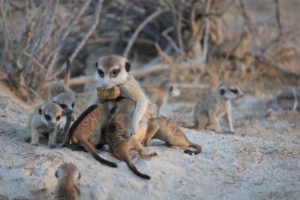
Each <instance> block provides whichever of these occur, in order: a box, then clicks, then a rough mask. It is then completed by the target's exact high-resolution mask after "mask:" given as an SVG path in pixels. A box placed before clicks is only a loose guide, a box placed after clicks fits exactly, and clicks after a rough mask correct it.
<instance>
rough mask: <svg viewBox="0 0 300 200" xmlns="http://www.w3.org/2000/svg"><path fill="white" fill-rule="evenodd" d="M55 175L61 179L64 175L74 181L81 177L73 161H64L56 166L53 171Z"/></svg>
mask: <svg viewBox="0 0 300 200" xmlns="http://www.w3.org/2000/svg"><path fill="white" fill-rule="evenodd" d="M55 177H56V178H58V179H63V178H65V177H71V178H72V179H73V180H74V181H75V180H76V179H80V178H81V174H80V172H79V170H78V168H77V167H76V165H74V164H73V163H64V164H62V165H60V166H59V167H58V169H57V170H56V172H55Z"/></svg>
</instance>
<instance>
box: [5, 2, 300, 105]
mask: <svg viewBox="0 0 300 200" xmlns="http://www.w3.org/2000/svg"><path fill="white" fill-rule="evenodd" d="M299 8H300V2H299V1H297V0H290V1H283V0H265V1H259V0H256V1H251V0H153V1H147V0H114V1H107V0H106V1H103V0H75V1H73V0H60V1H59V0H52V1H42V0H0V30H1V32H0V47H1V48H0V63H1V65H0V71H1V74H0V80H1V83H4V84H7V85H8V86H9V87H10V88H11V90H13V91H14V92H15V93H16V95H17V96H18V97H20V98H21V99H22V100H24V101H30V100H32V99H33V98H35V97H37V96H39V94H38V92H37V91H38V89H39V88H40V87H41V86H42V85H44V84H46V83H49V82H51V81H55V80H56V79H60V78H62V76H63V75H64V69H65V67H66V64H65V61H66V60H67V59H68V58H69V59H70V60H71V62H72V79H71V81H70V84H71V86H72V87H73V88H74V89H75V90H76V91H77V92H84V91H85V88H86V87H84V85H85V84H88V83H90V82H93V81H94V79H93V77H92V76H91V74H92V73H93V69H94V63H95V61H96V59H97V58H98V57H100V56H102V55H107V54H120V55H124V56H125V57H127V58H128V59H129V60H131V61H132V62H133V65H134V66H135V67H134V71H133V74H134V75H135V76H136V77H137V78H140V79H141V80H142V81H145V82H147V81H148V82H149V81H152V80H161V79H164V78H168V79H169V80H171V82H172V83H173V84H178V85H179V86H180V87H181V88H183V89H186V90H189V91H193V90H195V89H197V90H198V89H199V88H200V89H201V88H205V87H207V86H208V85H210V86H212V87H215V86H217V85H218V84H219V83H220V82H222V81H226V80H227V81H228V80H229V81H232V82H237V83H239V84H240V85H241V87H242V88H244V89H245V90H247V91H249V92H251V93H253V94H256V95H258V94H261V93H262V92H263V93H268V92H270V93H272V92H274V91H277V90H280V89H284V88H286V87H291V86H292V87H294V86H297V85H299V74H300V68H299V67H298V63H299V59H300V57H299V52H300V50H299V46H300V38H299V32H300V31H299V26H300V25H299V23H297V22H298V21H299V20H300V13H299V12H298V10H299ZM266 91H268V92H266Z"/></svg>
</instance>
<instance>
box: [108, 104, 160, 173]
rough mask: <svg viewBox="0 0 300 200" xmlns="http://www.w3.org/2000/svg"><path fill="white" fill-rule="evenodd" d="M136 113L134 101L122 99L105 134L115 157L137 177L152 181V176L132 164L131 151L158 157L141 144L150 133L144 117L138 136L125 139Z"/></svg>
mask: <svg viewBox="0 0 300 200" xmlns="http://www.w3.org/2000/svg"><path fill="white" fill-rule="evenodd" d="M133 112H134V101H132V100H129V99H122V100H120V101H118V103H117V109H116V111H115V113H114V114H113V116H112V117H111V119H110V120H109V122H108V126H107V130H106V133H105V136H106V141H107V143H108V145H109V146H110V148H111V150H112V153H113V154H114V156H115V157H116V158H118V159H120V160H122V161H124V162H126V164H127V166H128V167H129V169H130V170H131V171H132V172H133V173H134V174H136V175H137V176H139V177H141V178H144V179H150V176H149V175H147V174H143V173H141V172H139V171H138V170H137V168H136V167H135V165H134V164H133V163H132V157H131V154H130V153H131V151H132V150H136V151H138V153H139V154H140V155H142V156H145V157H152V156H156V153H155V152H153V153H147V152H146V151H145V149H144V147H143V146H142V144H141V143H140V142H141V141H142V140H144V138H145V136H146V133H147V131H148V121H147V119H146V118H145V117H144V118H143V119H142V120H141V122H140V123H139V128H138V129H137V132H136V134H134V135H133V136H131V137H129V138H128V139H126V138H124V137H123V135H124V132H126V130H127V129H128V126H130V124H131V120H133V119H132V118H131V115H132V113H133Z"/></svg>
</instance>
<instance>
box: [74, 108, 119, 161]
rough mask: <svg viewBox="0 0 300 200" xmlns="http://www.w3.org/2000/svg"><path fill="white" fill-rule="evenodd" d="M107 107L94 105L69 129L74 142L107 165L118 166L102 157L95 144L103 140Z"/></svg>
mask: <svg viewBox="0 0 300 200" xmlns="http://www.w3.org/2000/svg"><path fill="white" fill-rule="evenodd" d="M106 112H107V111H106V108H105V107H104V106H103V105H96V104H95V105H92V106H90V107H89V108H87V109H86V110H85V111H84V112H83V113H82V114H81V115H80V116H79V117H78V119H77V120H76V121H75V122H74V124H73V125H72V126H71V128H70V131H69V137H70V139H71V143H72V144H79V145H81V146H83V147H84V148H85V150H86V151H88V152H89V153H90V154H92V156H93V157H94V158H95V159H96V160H97V161H99V162H100V163H103V164H105V165H108V166H110V167H117V164H116V163H114V162H110V161H108V160H105V159H103V158H101V157H100V156H99V155H98V154H97V150H96V149H95V146H96V145H98V144H99V143H100V141H101V131H102V130H101V129H102V127H103V126H104V124H106V117H105V116H106V114H105V113H106Z"/></svg>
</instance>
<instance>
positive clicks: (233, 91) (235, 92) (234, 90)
mask: <svg viewBox="0 0 300 200" xmlns="http://www.w3.org/2000/svg"><path fill="white" fill-rule="evenodd" d="M230 91H231V92H232V93H233V94H238V93H239V91H238V90H237V89H231V90H230Z"/></svg>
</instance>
